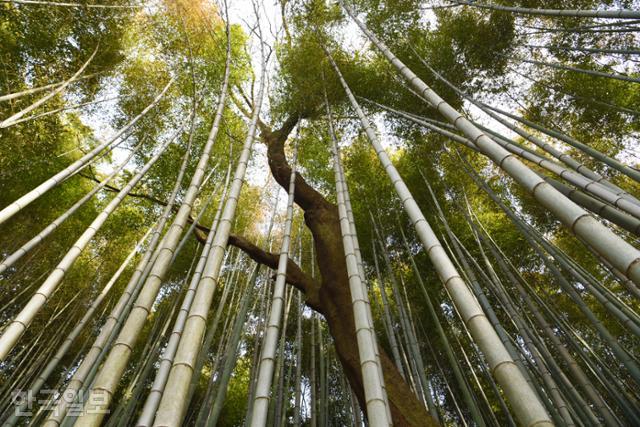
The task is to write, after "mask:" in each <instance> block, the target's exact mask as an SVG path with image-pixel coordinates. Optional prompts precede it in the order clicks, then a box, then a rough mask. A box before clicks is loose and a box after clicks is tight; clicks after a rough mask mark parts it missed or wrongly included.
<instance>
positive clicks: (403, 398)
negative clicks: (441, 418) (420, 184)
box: [229, 115, 434, 426]
mask: <svg viewBox="0 0 640 427" xmlns="http://www.w3.org/2000/svg"><path fill="white" fill-rule="evenodd" d="M298 119H299V117H298V115H292V116H291V117H290V118H289V119H287V120H286V121H285V122H284V123H283V125H282V126H281V128H280V129H277V130H272V129H270V128H269V127H268V126H266V125H265V124H264V123H260V127H261V130H262V133H261V140H262V142H263V143H264V144H265V145H266V146H267V157H268V161H269V167H270V169H271V173H272V174H273V176H274V178H275V180H276V181H277V182H278V184H279V185H280V186H281V187H282V188H284V189H286V188H288V186H289V180H290V178H291V168H290V166H289V164H288V162H287V160H286V157H285V153H284V143H285V141H286V139H287V137H288V135H289V133H290V132H291V131H292V130H293V128H294V127H295V125H296V124H297V122H298ZM294 200H295V202H296V204H297V205H298V206H299V207H300V208H301V209H302V210H303V211H304V219H305V224H306V225H307V227H308V228H309V230H310V231H311V233H312V235H313V239H314V252H315V254H316V262H317V265H318V267H319V269H320V277H319V278H318V279H317V280H316V279H313V278H312V277H311V276H310V275H307V274H306V273H305V272H303V271H302V270H301V269H300V268H299V267H298V266H297V265H296V264H295V263H294V262H293V261H291V260H289V263H290V264H289V266H288V268H287V282H288V283H289V284H291V285H293V286H295V287H297V288H298V289H300V290H301V291H303V292H304V294H305V299H306V304H307V306H309V307H311V308H312V309H314V310H316V311H317V312H319V313H321V314H322V315H324V317H325V319H326V321H327V325H328V327H329V332H330V333H331V335H332V337H333V341H334V345H335V349H336V353H337V355H338V358H339V360H340V363H341V364H342V368H343V370H344V373H345V376H346V377H347V379H348V380H349V384H350V385H351V388H352V389H353V390H354V392H355V395H356V397H357V399H358V401H359V403H360V407H361V408H365V407H366V405H365V401H364V388H363V381H362V373H361V369H360V358H359V355H358V349H357V347H356V346H354V345H353V344H354V343H355V342H356V340H357V338H356V328H355V323H354V318H353V308H352V305H351V293H350V291H349V278H348V276H347V266H346V262H345V255H344V248H343V244H342V234H341V231H340V219H339V216H338V208H337V206H336V205H335V204H333V203H330V202H329V201H327V200H326V199H325V198H324V197H323V196H322V195H321V194H320V193H319V192H317V191H316V190H315V189H314V188H313V187H311V186H310V185H309V184H308V183H307V182H306V181H305V179H304V178H303V177H302V176H301V175H300V174H297V175H296V181H295V193H294ZM229 243H230V244H231V245H234V246H237V247H239V248H240V249H242V250H243V251H245V252H246V253H247V254H248V255H249V256H250V257H251V258H253V259H254V260H256V261H258V262H260V263H263V264H266V265H268V266H269V267H271V268H276V266H277V261H278V256H277V255H275V254H271V253H267V252H264V251H262V250H261V249H259V248H258V247H257V246H255V245H253V244H251V243H249V242H248V241H246V240H245V239H243V238H242V237H240V236H233V235H232V236H230V239H229ZM379 351H380V360H381V367H382V371H383V375H384V381H385V386H386V390H387V394H388V398H389V406H390V410H391V416H392V419H393V424H394V425H395V426H424V425H425V423H427V424H429V423H430V422H431V424H434V423H433V421H432V419H431V417H430V416H429V414H428V412H427V411H426V409H425V407H424V405H423V404H422V403H421V402H420V401H419V400H418V399H417V398H416V396H415V394H414V393H413V391H412V390H411V389H410V388H409V385H408V384H407V383H406V382H405V380H404V379H403V378H402V376H401V375H400V372H398V370H397V368H396V367H395V365H394V363H393V362H392V360H391V359H390V358H389V357H388V356H387V354H386V352H385V351H384V349H383V348H380V349H379Z"/></svg>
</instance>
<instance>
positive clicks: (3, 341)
mask: <svg viewBox="0 0 640 427" xmlns="http://www.w3.org/2000/svg"><path fill="white" fill-rule="evenodd" d="M170 142H171V141H169V142H167V143H165V144H164V145H163V146H162V147H160V149H159V150H158V152H157V153H156V154H155V155H154V156H152V157H151V159H149V161H148V162H147V163H146V164H145V165H144V167H143V168H142V169H140V171H139V172H138V173H137V174H136V175H134V176H133V178H131V180H130V181H129V182H128V183H127V185H125V186H124V187H123V188H122V190H120V192H119V193H118V194H117V195H116V197H114V198H113V199H112V200H111V201H110V202H109V204H107V206H106V207H105V208H104V209H103V210H102V212H100V213H99V214H98V216H96V218H95V219H94V220H93V222H92V223H91V224H90V225H89V226H88V227H87V229H86V230H85V231H84V233H82V235H81V236H80V237H79V238H78V240H76V242H75V243H74V244H73V246H72V247H71V249H69V251H68V252H67V253H66V254H65V256H64V257H63V258H62V260H61V261H60V262H59V263H58V265H57V266H56V268H55V269H54V270H53V272H52V273H51V274H50V275H49V276H48V277H47V279H46V280H45V281H44V283H43V284H42V285H41V286H40V288H38V290H37V291H36V293H35V295H34V296H33V297H31V299H30V300H29V302H28V303H27V304H26V305H25V307H24V308H23V309H22V311H20V313H19V314H18V315H17V316H16V317H15V318H14V319H13V320H12V321H11V323H9V324H8V325H7V326H6V328H5V329H4V331H3V332H2V335H1V336H0V360H5V359H6V357H7V355H8V354H9V352H10V351H11V350H12V349H13V347H14V346H15V344H16V343H17V342H18V339H19V338H20V336H22V334H23V333H24V331H25V330H26V329H27V327H28V326H29V324H30V323H31V322H32V321H33V319H34V317H35V316H36V315H37V314H38V312H39V311H40V309H41V308H42V307H43V306H44V305H45V303H46V302H47V301H48V300H49V298H50V297H51V295H52V294H53V293H54V292H55V290H56V289H57V287H58V285H59V284H60V283H61V282H62V279H63V278H64V276H65V275H66V273H67V271H69V269H70V268H71V266H72V265H73V263H74V262H75V261H76V259H78V257H79V256H80V254H81V253H82V251H83V250H84V249H85V248H86V247H87V245H88V244H89V242H90V241H91V239H92V238H93V236H95V234H96V233H97V232H98V230H100V228H101V227H102V225H104V223H105V222H106V221H107V219H108V218H109V216H110V215H111V214H112V213H113V211H115V210H116V208H117V207H118V206H119V205H120V203H122V201H123V200H124V198H125V197H126V196H127V194H129V192H130V191H131V189H133V187H135V185H136V184H137V183H138V182H139V181H140V180H141V179H142V178H143V177H144V175H145V174H146V173H147V172H148V171H149V169H151V167H152V166H153V165H154V164H155V163H156V161H158V159H159V158H160V156H161V155H162V154H163V153H164V151H165V150H166V148H167V147H168V146H169V143H170Z"/></svg>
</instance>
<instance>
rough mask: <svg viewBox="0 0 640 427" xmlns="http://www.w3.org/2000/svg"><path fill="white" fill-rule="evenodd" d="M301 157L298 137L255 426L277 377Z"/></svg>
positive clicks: (260, 368)
mask: <svg viewBox="0 0 640 427" xmlns="http://www.w3.org/2000/svg"><path fill="white" fill-rule="evenodd" d="M297 157H298V148H297V141H296V143H295V145H294V148H293V158H292V161H291V175H290V178H289V198H288V201H287V216H286V219H285V223H284V233H283V236H282V246H281V247H280V257H279V258H278V269H277V272H276V282H275V285H274V287H273V296H272V297H271V311H270V312H269V321H268V322H267V331H266V334H265V335H264V337H263V340H264V344H263V347H262V355H261V357H260V364H259V365H258V382H257V384H256V392H255V396H254V398H253V415H252V416H251V426H252V427H264V426H265V425H266V424H267V413H268V411H269V400H270V399H271V383H272V381H273V371H274V366H275V358H276V349H277V344H278V338H279V336H280V323H281V321H282V308H283V305H284V292H285V286H286V280H287V264H288V262H289V252H290V249H289V247H290V244H291V224H292V222H293V200H294V192H295V181H296V162H297ZM280 357H284V355H280Z"/></svg>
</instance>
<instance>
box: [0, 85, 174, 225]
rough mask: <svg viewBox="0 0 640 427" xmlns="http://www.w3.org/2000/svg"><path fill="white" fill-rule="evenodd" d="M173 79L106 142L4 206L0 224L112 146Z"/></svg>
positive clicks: (156, 100)
mask: <svg viewBox="0 0 640 427" xmlns="http://www.w3.org/2000/svg"><path fill="white" fill-rule="evenodd" d="M174 80H175V78H172V79H171V80H169V83H167V85H166V86H165V87H164V89H162V91H161V92H160V93H159V94H158V96H156V97H155V99H154V100H153V101H152V102H151V104H149V105H147V106H146V107H145V108H144V109H143V110H142V111H141V112H140V114H138V115H137V116H136V117H134V118H133V119H132V120H131V121H130V122H129V123H127V124H126V125H125V126H124V127H123V128H121V129H120V130H118V132H116V134H115V135H114V136H113V137H112V138H111V139H109V140H108V141H107V142H103V143H102V144H100V145H98V146H97V147H96V148H94V149H93V150H91V151H89V152H88V153H87V154H85V155H84V156H82V157H81V158H80V159H78V160H76V161H75V162H73V163H72V164H70V165H69V166H67V167H66V168H64V169H63V170H61V171H60V172H58V173H57V174H55V175H54V176H52V177H51V178H49V179H47V180H46V181H45V182H43V183H42V184H40V185H38V186H37V187H36V188H34V189H33V190H31V191H29V192H28V193H26V194H25V195H23V196H22V197H20V198H19V199H18V200H16V201H14V202H13V203H11V204H10V205H8V206H6V207H5V208H4V209H2V210H1V211H0V224H2V223H4V222H5V221H6V220H8V219H9V218H11V217H12V216H13V215H15V214H16V213H18V212H20V211H21V210H22V209H24V208H25V207H26V206H27V205H29V204H30V203H31V202H33V201H34V200H36V199H37V198H38V197H40V196H42V195H43V194H44V193H46V192H47V191H49V190H51V189H52V188H53V187H55V186H56V185H58V184H60V183H61V182H62V181H64V180H65V179H67V178H68V177H70V176H71V175H73V174H74V173H76V172H77V171H78V170H80V169H81V168H82V167H84V166H85V165H87V164H88V163H89V162H90V161H91V160H92V159H93V158H95V157H96V156H97V155H98V154H99V153H101V152H102V151H103V150H104V149H105V148H107V147H109V146H110V145H111V144H113V143H114V142H115V141H116V140H118V138H120V137H121V136H122V135H123V134H124V133H125V132H126V131H127V130H129V129H130V128H131V127H132V126H133V125H134V124H136V122H138V120H140V119H141V118H142V117H143V116H144V115H145V114H147V113H148V112H149V110H151V109H152V108H153V107H154V106H155V105H156V104H157V103H158V102H159V101H160V99H162V97H163V96H164V94H165V93H166V92H167V90H168V89H169V86H171V84H172V83H173V82H174Z"/></svg>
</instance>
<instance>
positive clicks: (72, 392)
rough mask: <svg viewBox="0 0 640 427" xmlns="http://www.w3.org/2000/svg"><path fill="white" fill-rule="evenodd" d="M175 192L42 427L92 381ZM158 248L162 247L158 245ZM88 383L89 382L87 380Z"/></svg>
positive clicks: (153, 253)
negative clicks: (143, 250)
mask: <svg viewBox="0 0 640 427" xmlns="http://www.w3.org/2000/svg"><path fill="white" fill-rule="evenodd" d="M178 189H179V182H177V183H176V188H174V192H173V194H172V196H171V198H170V200H169V203H168V204H167V206H166V207H165V209H164V211H163V213H162V215H161V216H160V219H159V221H158V224H157V225H156V226H155V228H154V230H153V233H152V236H151V239H150V242H149V245H148V247H147V249H146V251H145V253H144V255H143V257H142V259H141V260H140V262H139V263H138V265H137V266H136V268H135V270H134V272H133V274H132V275H131V278H130V279H129V282H128V283H127V286H126V287H125V289H124V292H123V293H122V295H121V296H120V298H119V299H118V302H117V303H116V305H115V306H114V307H113V309H112V310H111V312H110V314H109V316H108V317H107V320H106V321H105V323H104V325H103V326H102V329H101V330H100V333H99V334H98V337H97V338H96V339H95V340H94V342H93V344H92V345H91V348H89V351H88V352H87V354H86V355H85V356H84V358H83V360H82V363H81V364H80V366H79V367H78V369H76V371H75V372H74V373H73V375H72V377H71V379H70V380H69V383H68V384H67V386H66V388H65V390H64V392H63V393H61V398H60V399H59V400H58V402H56V406H55V408H53V410H51V411H50V415H49V417H48V418H47V420H46V421H45V422H44V425H45V426H46V427H57V426H58V425H60V424H61V423H62V420H63V419H64V417H65V415H66V413H67V411H68V410H69V408H70V407H71V405H72V404H73V403H74V402H75V400H76V397H77V396H78V393H79V392H80V390H81V389H82V388H83V387H84V386H85V385H86V383H87V381H88V379H89V378H90V377H92V374H93V370H94V365H95V364H97V363H100V360H101V359H102V356H103V353H104V351H105V349H106V347H107V346H108V345H109V343H110V342H111V339H112V337H113V334H115V332H116V330H117V328H118V327H119V325H121V324H122V322H123V318H124V316H125V313H127V310H128V308H129V307H130V303H131V301H132V300H133V298H135V295H136V294H137V293H138V292H139V291H140V287H141V286H142V284H143V282H144V278H145V277H147V275H148V273H149V270H150V268H151V267H150V266H151V265H152V264H153V262H154V260H155V259H156V257H157V254H158V251H157V250H156V246H157V243H158V241H159V240H160V235H161V233H162V231H163V229H164V226H165V224H166V222H167V220H168V218H169V213H170V211H171V207H172V206H173V201H174V200H175V196H176V194H177V192H178ZM160 245H162V243H161V244H160ZM89 381H90V380H89Z"/></svg>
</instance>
